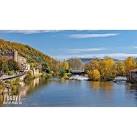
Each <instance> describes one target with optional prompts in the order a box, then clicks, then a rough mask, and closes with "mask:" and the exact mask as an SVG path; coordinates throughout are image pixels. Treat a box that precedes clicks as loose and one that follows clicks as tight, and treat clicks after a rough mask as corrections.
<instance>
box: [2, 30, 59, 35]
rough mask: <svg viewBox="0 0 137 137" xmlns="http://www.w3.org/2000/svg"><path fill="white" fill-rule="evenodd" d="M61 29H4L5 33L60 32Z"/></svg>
mask: <svg viewBox="0 0 137 137" xmlns="http://www.w3.org/2000/svg"><path fill="white" fill-rule="evenodd" d="M58 31H61V30H2V31H1V32H3V33H22V34H34V33H44V32H45V33H46V32H58Z"/></svg>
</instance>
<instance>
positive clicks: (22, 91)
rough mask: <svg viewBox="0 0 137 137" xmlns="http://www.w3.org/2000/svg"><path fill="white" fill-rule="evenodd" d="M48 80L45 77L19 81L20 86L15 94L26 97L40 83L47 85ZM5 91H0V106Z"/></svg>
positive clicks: (40, 84) (35, 89)
mask: <svg viewBox="0 0 137 137" xmlns="http://www.w3.org/2000/svg"><path fill="white" fill-rule="evenodd" d="M47 84H48V81H47V80H45V79H40V78H36V79H34V80H31V81H30V82H28V83H25V82H23V81H22V82H20V86H19V89H18V92H17V93H18V94H16V96H19V97H20V98H23V97H26V96H28V95H31V94H33V92H35V91H37V89H39V88H40V86H42V85H44V86H45V85H47ZM4 94H5V93H1V94H0V106H2V104H3V102H4V97H5V95H4Z"/></svg>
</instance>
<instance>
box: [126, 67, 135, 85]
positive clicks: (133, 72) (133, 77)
mask: <svg viewBox="0 0 137 137" xmlns="http://www.w3.org/2000/svg"><path fill="white" fill-rule="evenodd" d="M128 81H130V82H133V83H135V82H137V69H133V70H131V71H130V72H129V75H128Z"/></svg>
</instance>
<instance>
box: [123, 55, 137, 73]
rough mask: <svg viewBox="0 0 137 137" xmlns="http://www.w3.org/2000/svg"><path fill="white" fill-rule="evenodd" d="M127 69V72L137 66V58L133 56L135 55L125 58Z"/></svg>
mask: <svg viewBox="0 0 137 137" xmlns="http://www.w3.org/2000/svg"><path fill="white" fill-rule="evenodd" d="M124 63H125V69H126V74H127V73H128V72H129V71H130V70H132V69H135V68H136V67H137V65H136V60H135V59H134V58H133V57H128V58H127V59H126V60H125V62H124Z"/></svg>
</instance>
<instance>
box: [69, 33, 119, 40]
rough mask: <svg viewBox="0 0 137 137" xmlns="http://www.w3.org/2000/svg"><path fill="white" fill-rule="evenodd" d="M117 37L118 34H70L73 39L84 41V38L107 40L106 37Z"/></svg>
mask: <svg viewBox="0 0 137 137" xmlns="http://www.w3.org/2000/svg"><path fill="white" fill-rule="evenodd" d="M117 35H119V34H118V33H102V34H101V33H100V34H99V33H98V34H72V35H70V37H71V38H75V39H85V38H107V37H114V36H117Z"/></svg>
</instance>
